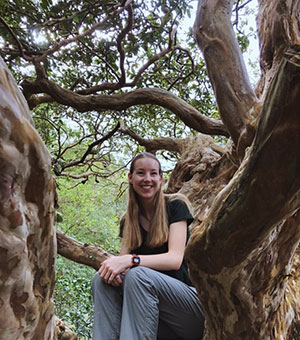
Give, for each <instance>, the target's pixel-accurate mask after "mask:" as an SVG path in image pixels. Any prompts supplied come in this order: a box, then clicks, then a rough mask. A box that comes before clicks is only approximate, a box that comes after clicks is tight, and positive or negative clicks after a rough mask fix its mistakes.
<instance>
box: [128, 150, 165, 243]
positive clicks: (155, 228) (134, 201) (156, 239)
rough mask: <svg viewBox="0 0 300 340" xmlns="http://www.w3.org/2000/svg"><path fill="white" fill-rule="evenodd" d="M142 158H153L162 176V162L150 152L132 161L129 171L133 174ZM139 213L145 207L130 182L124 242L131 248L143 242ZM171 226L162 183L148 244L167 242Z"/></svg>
mask: <svg viewBox="0 0 300 340" xmlns="http://www.w3.org/2000/svg"><path fill="white" fill-rule="evenodd" d="M141 158H152V159H154V160H155V161H156V162H157V164H158V170H159V175H160V176H162V170H161V164H160V162H159V160H158V159H157V158H156V157H155V156H154V155H153V154H152V153H149V152H144V153H140V154H138V155H137V156H135V157H134V158H133V160H132V161H131V165H130V169H129V172H130V173H131V174H133V172H134V169H135V168H134V167H135V163H136V161H137V160H138V159H141ZM139 213H141V214H144V215H145V212H144V211H143V207H142V205H141V203H140V201H139V199H138V196H137V194H136V192H135V191H134V189H133V186H132V184H130V183H129V197H128V205H127V211H126V213H125V224H124V233H123V235H124V242H125V245H126V246H127V248H128V249H129V250H133V249H136V248H138V247H139V246H140V245H141V244H142V235H141V230H140V224H139ZM168 236H169V228H168V224H167V213H166V207H165V199H164V195H163V191H162V185H161V186H160V188H159V190H158V192H157V193H156V194H155V197H154V216H153V218H152V220H151V223H150V228H149V232H148V236H147V245H148V246H150V247H153V248H154V247H157V246H160V245H162V244H164V243H165V242H167V240H168Z"/></svg>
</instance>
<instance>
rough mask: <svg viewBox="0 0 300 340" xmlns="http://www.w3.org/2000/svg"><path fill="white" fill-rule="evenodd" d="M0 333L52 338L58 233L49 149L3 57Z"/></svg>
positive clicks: (13, 339) (0, 70)
mask: <svg viewBox="0 0 300 340" xmlns="http://www.w3.org/2000/svg"><path fill="white" fill-rule="evenodd" d="M0 98H1V101H0V278H1V297H0V339H1V340H8V339H9V340H18V339H30V340H31V339H33V340H42V339H45V340H46V339H53V337H54V325H55V317H54V306H53V302H52V295H53V289H54V279H55V277H54V275H55V270H54V269H55V268H54V267H55V258H56V235H55V228H54V220H55V183H54V180H53V178H52V177H51V173H50V166H51V162H50V155H49V153H48V151H47V149H46V147H45V145H44V143H43V142H42V140H41V139H40V137H39V135H38V134H37V132H36V130H35V129H34V127H33V123H32V120H31V117H30V115H29V110H28V105H27V102H26V101H25V99H24V97H23V95H22V94H21V92H20V91H19V89H18V88H17V86H16V84H15V82H14V80H13V79H12V77H11V75H10V73H9V72H8V70H7V68H6V66H5V65H4V63H3V61H2V59H0Z"/></svg>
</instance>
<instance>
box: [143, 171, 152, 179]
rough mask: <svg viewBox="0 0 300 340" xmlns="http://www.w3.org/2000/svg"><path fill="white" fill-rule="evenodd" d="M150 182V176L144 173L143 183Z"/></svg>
mask: <svg viewBox="0 0 300 340" xmlns="http://www.w3.org/2000/svg"><path fill="white" fill-rule="evenodd" d="M150 180H151V175H150V174H149V173H148V172H146V173H145V176H144V181H150Z"/></svg>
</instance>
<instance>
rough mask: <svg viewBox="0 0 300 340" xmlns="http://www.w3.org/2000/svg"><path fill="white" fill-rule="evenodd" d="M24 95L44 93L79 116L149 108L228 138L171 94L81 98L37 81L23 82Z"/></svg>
mask: <svg viewBox="0 0 300 340" xmlns="http://www.w3.org/2000/svg"><path fill="white" fill-rule="evenodd" d="M21 85H22V87H23V90H24V95H25V97H26V98H29V97H30V96H31V95H32V94H36V93H46V94H48V95H50V96H51V97H52V98H53V99H54V100H55V101H56V102H57V103H60V104H62V105H67V106H71V107H73V108H75V109H76V110H78V111H79V112H87V111H93V110H95V111H99V110H110V111H111V110H116V111H121V110H125V109H128V108H129V107H131V106H134V105H144V104H153V105H159V106H161V107H164V108H165V109H168V110H170V111H171V112H173V113H174V114H175V115H176V116H177V117H179V118H180V119H181V120H182V121H183V122H184V123H185V124H186V125H187V126H189V127H190V128H192V129H194V130H196V131H199V132H202V133H204V134H209V135H222V136H229V134H228V132H227V130H226V128H225V127H224V125H223V123H222V122H221V121H220V120H218V119H210V118H208V117H206V116H204V115H201V114H200V113H199V111H198V110H197V109H195V108H194V107H193V106H191V105H190V104H188V103H186V102H185V101H184V100H182V99H180V98H178V97H177V96H175V95H174V94H172V93H170V92H168V91H165V90H162V89H156V88H147V89H137V90H135V91H132V92H127V93H124V94H120V95H115V96H109V95H90V96H83V95H80V94H78V93H74V92H72V91H70V90H66V89H63V88H62V87H60V86H58V85H57V84H55V83H54V82H52V81H50V80H49V79H46V78H43V79H37V80H35V81H34V82H28V81H23V83H22V84H21Z"/></svg>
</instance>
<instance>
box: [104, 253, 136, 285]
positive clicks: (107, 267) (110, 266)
mask: <svg viewBox="0 0 300 340" xmlns="http://www.w3.org/2000/svg"><path fill="white" fill-rule="evenodd" d="M130 267H131V255H130V254H126V255H121V256H112V257H110V258H108V259H107V260H105V261H103V262H102V264H101V267H100V268H99V270H98V273H99V275H100V277H101V278H102V280H104V281H105V282H106V283H108V284H111V285H113V286H115V287H118V286H120V285H121V284H122V279H121V277H120V274H121V273H123V272H125V271H126V269H128V268H130Z"/></svg>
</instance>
